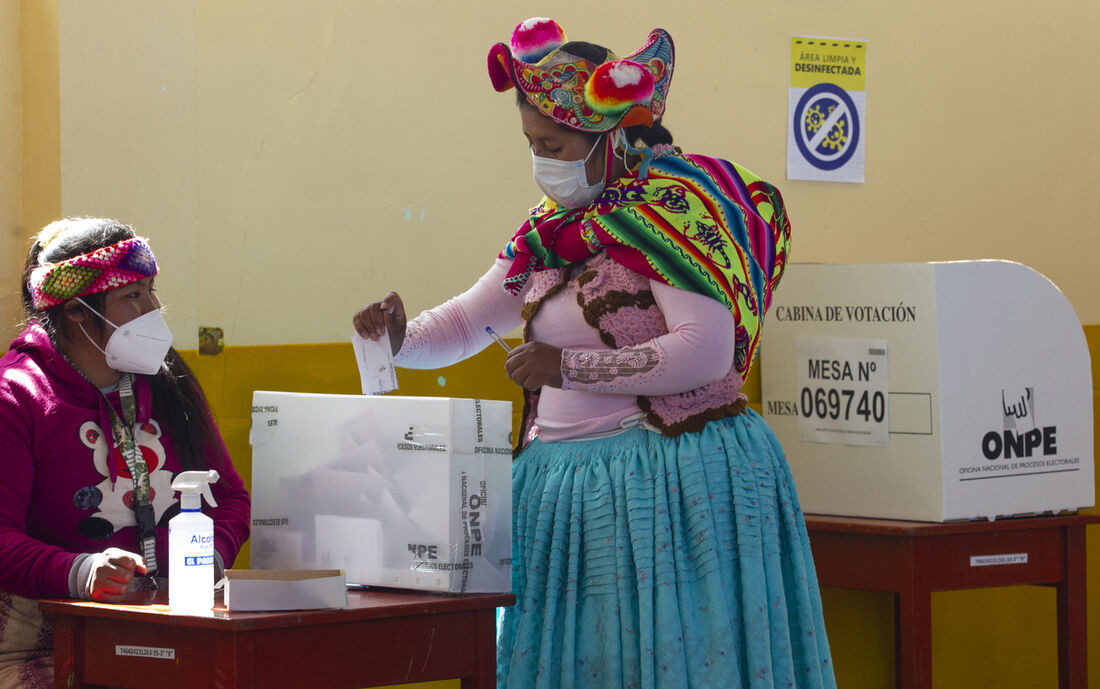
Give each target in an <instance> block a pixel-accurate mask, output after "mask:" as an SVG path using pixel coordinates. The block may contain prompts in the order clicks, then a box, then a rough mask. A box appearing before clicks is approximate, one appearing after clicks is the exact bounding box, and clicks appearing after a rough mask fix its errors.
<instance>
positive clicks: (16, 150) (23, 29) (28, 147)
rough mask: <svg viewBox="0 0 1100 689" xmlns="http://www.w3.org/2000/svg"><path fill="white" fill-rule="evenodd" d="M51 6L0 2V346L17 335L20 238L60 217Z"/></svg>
mask: <svg viewBox="0 0 1100 689" xmlns="http://www.w3.org/2000/svg"><path fill="white" fill-rule="evenodd" d="M58 58H59V56H58V46H57V2H56V0H0V341H3V342H5V343H6V342H8V341H9V340H10V339H11V337H12V336H13V335H14V334H15V333H16V331H17V323H18V321H19V320H21V319H22V315H23V307H22V304H21V302H20V300H19V289H20V286H19V282H20V278H19V276H20V274H21V272H22V267H23V259H24V258H25V257H26V248H27V245H28V238H29V237H30V235H31V234H33V233H34V232H36V231H37V230H38V229H39V228H41V227H43V226H44V225H45V224H46V223H48V222H50V221H51V220H53V219H55V218H57V217H58V215H59V214H60V212H61V179H60V175H61V165H60V162H61V161H60V153H59V151H60V137H59V131H58V120H59V118H60V98H61V92H60V90H59V88H58Z"/></svg>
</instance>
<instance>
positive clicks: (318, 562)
mask: <svg viewBox="0 0 1100 689" xmlns="http://www.w3.org/2000/svg"><path fill="white" fill-rule="evenodd" d="M511 429H512V404H511V402H497V401H488V400H473V399H451V398H443V397H398V396H382V397H369V396H362V395H318V394H299V393H288V392H263V391H258V392H255V393H253V397H252V429H251V431H250V434H249V441H250V442H251V444H252V566H253V567H254V568H256V569H342V570H344V571H345V572H346V576H347V582H348V584H349V585H353V584H358V585H368V586H388V587H395V588H409V589H419V590H425V591H442V592H455V593H462V592H471V593H495V592H507V591H511V589H512V579H511V575H512V568H511V563H512V560H511V558H512V530H511V514H512V482H511V453H512V446H511Z"/></svg>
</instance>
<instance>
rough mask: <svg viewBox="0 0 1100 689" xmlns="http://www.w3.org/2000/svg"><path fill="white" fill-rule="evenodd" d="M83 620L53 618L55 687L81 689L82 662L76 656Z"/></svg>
mask: <svg viewBox="0 0 1100 689" xmlns="http://www.w3.org/2000/svg"><path fill="white" fill-rule="evenodd" d="M83 624H84V622H83V621H82V620H80V619H77V618H72V617H63V616H55V617H54V618H53V685H54V687H57V689H83V687H84V686H85V684H84V676H83V674H84V673H83V667H84V663H83V662H81V659H80V658H77V653H78V650H77V643H76V640H77V638H79V636H80V633H81V629H80V627H82V626H83Z"/></svg>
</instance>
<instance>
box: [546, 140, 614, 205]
mask: <svg viewBox="0 0 1100 689" xmlns="http://www.w3.org/2000/svg"><path fill="white" fill-rule="evenodd" d="M599 145H600V141H599V139H597V140H596V143H594V144H592V149H591V150H590V151H588V155H586V156H585V157H584V160H557V159H555V158H541V157H539V156H537V155H535V151H534V149H531V163H532V166H533V167H534V173H535V184H536V185H538V188H539V191H541V192H542V193H543V194H546V197H547V198H549V199H550V200H551V201H553V202H554V203H556V204H558V205H559V206H561V207H563V208H587V207H588V206H589V205H591V203H592V202H593V201H595V200H596V197H597V196H599V195H600V192H601V191H603V186H604V183H603V180H601V181H599V182H597V183H596V184H591V185H590V184H589V183H588V172H587V171H586V170H585V168H584V165H585V163H587V162H588V159H589V158H591V157H592V153H593V151H595V150H596V147H597V146H599Z"/></svg>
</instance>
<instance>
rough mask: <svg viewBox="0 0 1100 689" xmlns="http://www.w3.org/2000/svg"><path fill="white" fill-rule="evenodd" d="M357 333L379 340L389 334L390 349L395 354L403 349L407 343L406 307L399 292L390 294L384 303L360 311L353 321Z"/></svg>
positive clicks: (376, 303) (369, 305)
mask: <svg viewBox="0 0 1100 689" xmlns="http://www.w3.org/2000/svg"><path fill="white" fill-rule="evenodd" d="M351 324H352V325H353V326H355V332H357V333H359V335H360V337H363V338H368V337H369V338H370V339H372V340H377V339H378V338H380V337H382V334H383V333H385V332H389V334H390V348H391V349H392V350H393V353H394V354H397V352H398V351H400V349H401V343H402V342H404V341H405V305H404V304H403V303H402V302H401V297H400V296H398V294H397V292H390V293H389V294H387V295H386V297H385V298H384V299H383V300H382V301H376V302H374V303H373V304H367V305H366V306H364V307H363V308H361V309H359V310H358V311H357V312H356V313H355V316H354V317H352V319H351Z"/></svg>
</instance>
